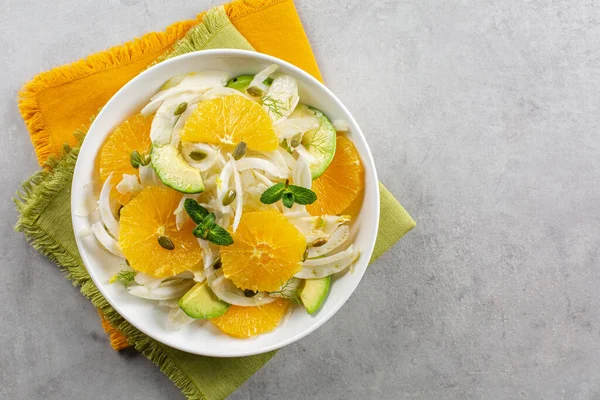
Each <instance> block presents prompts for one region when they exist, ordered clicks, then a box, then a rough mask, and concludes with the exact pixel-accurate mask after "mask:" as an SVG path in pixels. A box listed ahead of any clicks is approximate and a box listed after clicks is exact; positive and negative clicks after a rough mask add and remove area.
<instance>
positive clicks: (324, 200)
mask: <svg viewBox="0 0 600 400" xmlns="http://www.w3.org/2000/svg"><path fill="white" fill-rule="evenodd" d="M364 175H365V173H364V169H363V166H362V163H361V161H360V157H359V156H358V152H357V151H356V147H354V144H353V143H352V141H351V140H350V139H348V138H347V137H345V136H338V137H337V146H336V150H335V156H334V157H333V161H332V162H331V164H330V165H329V167H328V168H327V169H326V170H325V172H324V173H323V175H321V176H320V177H318V178H317V179H315V180H314V181H313V182H312V190H313V192H315V193H316V194H317V201H315V202H314V203H313V204H311V205H308V206H306V209H307V210H308V212H309V213H311V214H312V215H337V214H340V213H341V212H342V211H344V210H346V209H347V208H348V207H349V206H350V204H352V202H353V201H354V200H356V198H357V196H358V194H359V193H361V192H362V190H363V189H364V187H365V181H364V179H365V178H364Z"/></svg>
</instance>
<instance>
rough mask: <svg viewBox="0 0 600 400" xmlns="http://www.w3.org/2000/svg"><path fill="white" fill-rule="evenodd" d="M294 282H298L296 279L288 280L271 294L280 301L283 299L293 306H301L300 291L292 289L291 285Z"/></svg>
mask: <svg viewBox="0 0 600 400" xmlns="http://www.w3.org/2000/svg"><path fill="white" fill-rule="evenodd" d="M294 280H298V278H294V277H292V278H290V279H288V280H287V281H286V282H285V283H284V284H283V286H281V288H280V289H279V290H276V291H275V292H271V294H274V295H279V296H280V297H281V298H282V299H285V300H287V301H289V302H291V303H293V304H296V305H302V300H301V299H300V290H298V289H294V287H293V285H292V283H293V282H294Z"/></svg>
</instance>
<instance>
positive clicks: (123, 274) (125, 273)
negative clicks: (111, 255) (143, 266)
mask: <svg viewBox="0 0 600 400" xmlns="http://www.w3.org/2000/svg"><path fill="white" fill-rule="evenodd" d="M136 273H137V272H135V271H132V270H130V269H124V270H121V271H119V273H118V274H116V275H115V276H113V277H112V279H111V280H110V283H113V282H115V281H118V282H120V283H122V284H123V286H125V287H127V286H129V285H131V284H132V283H133V281H134V279H135V274H136Z"/></svg>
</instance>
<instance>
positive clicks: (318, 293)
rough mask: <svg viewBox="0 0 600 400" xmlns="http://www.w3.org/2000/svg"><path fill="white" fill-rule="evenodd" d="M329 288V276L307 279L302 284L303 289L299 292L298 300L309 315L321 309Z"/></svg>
mask: <svg viewBox="0 0 600 400" xmlns="http://www.w3.org/2000/svg"><path fill="white" fill-rule="evenodd" d="M330 287H331V277H330V276H326V277H325V278H320V279H307V280H306V281H305V282H304V287H303V288H302V290H301V291H300V299H301V300H302V304H304V308H306V311H307V312H308V313H309V314H314V313H315V312H317V311H318V310H319V309H320V308H321V306H322V305H323V302H324V301H325V298H327V294H328V293H329V288H330Z"/></svg>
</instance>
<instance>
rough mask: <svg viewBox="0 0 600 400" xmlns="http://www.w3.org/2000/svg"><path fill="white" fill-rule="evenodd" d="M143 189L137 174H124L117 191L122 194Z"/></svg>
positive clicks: (135, 192)
mask: <svg viewBox="0 0 600 400" xmlns="http://www.w3.org/2000/svg"><path fill="white" fill-rule="evenodd" d="M142 189H143V187H142V185H141V184H140V182H139V181H138V177H137V175H133V174H123V179H121V182H119V183H118V184H117V192H119V193H121V194H127V193H129V194H137V193H139V192H141V191H142Z"/></svg>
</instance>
